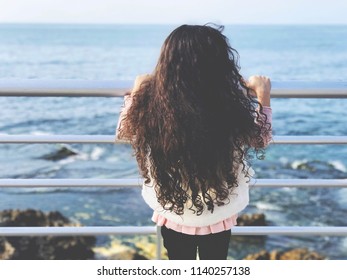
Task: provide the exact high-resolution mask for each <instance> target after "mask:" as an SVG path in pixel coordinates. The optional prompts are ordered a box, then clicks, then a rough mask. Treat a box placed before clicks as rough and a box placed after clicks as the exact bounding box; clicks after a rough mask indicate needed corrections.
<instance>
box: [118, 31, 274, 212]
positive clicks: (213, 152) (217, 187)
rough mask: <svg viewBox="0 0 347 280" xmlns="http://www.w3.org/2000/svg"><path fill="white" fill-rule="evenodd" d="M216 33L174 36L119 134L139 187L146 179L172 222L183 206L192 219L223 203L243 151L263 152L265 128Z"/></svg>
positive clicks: (225, 42) (219, 33)
mask: <svg viewBox="0 0 347 280" xmlns="http://www.w3.org/2000/svg"><path fill="white" fill-rule="evenodd" d="M222 31H223V27H219V28H214V27H211V26H206V25H205V26H199V25H182V26H180V27H178V28H177V29H175V30H174V31H173V32H172V33H171V34H170V35H169V36H168V37H167V39H166V40H165V42H164V44H163V46H162V50H161V54H160V57H159V60H158V63H157V66H156V68H155V70H154V73H153V75H152V76H151V78H150V79H148V80H147V81H145V82H144V83H142V85H141V87H140V89H139V90H138V91H137V92H136V93H135V94H134V96H133V100H132V105H131V107H130V108H129V111H128V113H127V116H126V119H125V121H124V126H123V127H125V130H124V132H123V134H124V135H127V136H128V137H129V138H130V137H131V136H134V135H135V137H133V138H132V146H133V148H134V154H135V156H136V159H137V161H138V164H139V168H140V171H141V174H142V175H143V177H144V178H145V182H146V183H149V182H150V175H151V176H152V178H153V179H154V182H155V185H154V188H155V191H156V193H157V198H158V202H159V203H160V204H161V205H162V206H163V207H164V209H167V210H170V211H174V212H175V213H177V214H178V215H181V214H183V212H184V205H185V204H186V203H187V202H189V204H188V205H189V206H188V207H190V209H191V210H193V211H194V212H195V213H196V214H197V215H200V214H201V213H202V212H203V211H204V210H209V211H211V212H213V209H214V207H215V206H216V205H217V206H221V205H223V204H225V203H228V197H229V194H230V192H231V191H232V189H233V188H235V187H237V186H238V182H237V175H238V174H237V171H238V168H239V166H240V164H241V165H242V166H243V169H246V165H245V163H244V161H245V160H247V158H248V156H249V154H250V151H251V149H250V148H251V147H253V148H254V147H255V148H254V150H255V151H256V154H257V155H259V152H261V153H260V154H262V152H263V149H262V148H263V147H264V146H265V143H264V139H263V137H262V133H264V131H266V130H268V129H269V127H266V126H269V124H267V123H266V122H265V123H264V122H261V121H259V122H258V123H257V122H255V120H256V119H258V120H260V119H261V118H260V114H263V113H262V107H261V105H260V104H259V103H258V102H257V101H255V100H254V99H253V98H252V97H251V96H250V95H249V89H248V88H247V87H246V85H245V83H244V81H243V79H242V77H241V75H240V73H239V70H240V67H239V65H238V53H237V51H236V50H235V49H233V48H232V47H230V45H229V42H228V39H227V38H226V37H225V36H224V35H223V34H222ZM256 107H259V108H260V109H259V110H256ZM264 116H265V115H263V116H262V117H264ZM246 173H247V171H246ZM206 208H207V209H206Z"/></svg>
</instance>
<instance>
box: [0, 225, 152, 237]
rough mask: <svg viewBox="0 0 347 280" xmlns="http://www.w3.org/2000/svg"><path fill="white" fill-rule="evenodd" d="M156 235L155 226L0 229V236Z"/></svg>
mask: <svg viewBox="0 0 347 280" xmlns="http://www.w3.org/2000/svg"><path fill="white" fill-rule="evenodd" d="M156 233H157V230H156V227H155V226H142V227H139V226H117V227H116V226H109V227H107V226H95V227H0V236H29V235H31V236H45V235H54V236H62V235H66V236H68V235H113V234H114V235H133V234H141V235H148V234H156Z"/></svg>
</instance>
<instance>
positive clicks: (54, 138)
mask: <svg viewBox="0 0 347 280" xmlns="http://www.w3.org/2000/svg"><path fill="white" fill-rule="evenodd" d="M0 143H8V144H20V143H28V144H53V143H67V144H74V143H82V144H126V143H128V142H127V141H120V140H117V141H115V136H114V135H8V134H0ZM271 143H272V144H321V145H323V144H347V136H320V135H319V136H318V135H312V136H274V137H273V141H272V142H271Z"/></svg>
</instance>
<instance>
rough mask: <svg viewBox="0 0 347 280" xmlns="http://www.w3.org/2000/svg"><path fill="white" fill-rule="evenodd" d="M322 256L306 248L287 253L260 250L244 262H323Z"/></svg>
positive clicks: (247, 257)
mask: <svg viewBox="0 0 347 280" xmlns="http://www.w3.org/2000/svg"><path fill="white" fill-rule="evenodd" d="M324 259H326V258H325V257H324V256H322V255H320V254H319V253H317V252H314V251H309V250H308V249H306V248H295V249H290V250H287V251H278V250H273V251H271V252H268V251H266V250H262V251H260V252H258V253H255V254H250V255H248V256H246V257H245V258H244V260H324Z"/></svg>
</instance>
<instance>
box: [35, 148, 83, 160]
mask: <svg viewBox="0 0 347 280" xmlns="http://www.w3.org/2000/svg"><path fill="white" fill-rule="evenodd" d="M75 155H78V152H77V151H75V150H74V149H72V148H71V147H69V146H62V147H61V148H60V149H58V150H57V151H54V152H53V153H49V154H47V155H43V156H41V157H40V158H42V159H46V160H52V161H57V160H61V159H64V158H67V157H69V156H75Z"/></svg>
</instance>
